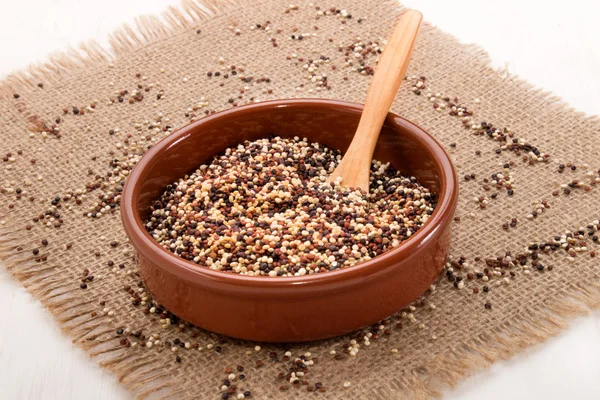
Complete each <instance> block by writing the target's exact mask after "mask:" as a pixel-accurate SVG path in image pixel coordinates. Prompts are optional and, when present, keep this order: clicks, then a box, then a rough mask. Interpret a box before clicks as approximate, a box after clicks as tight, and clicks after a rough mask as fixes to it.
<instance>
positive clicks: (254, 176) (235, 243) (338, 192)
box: [145, 137, 436, 277]
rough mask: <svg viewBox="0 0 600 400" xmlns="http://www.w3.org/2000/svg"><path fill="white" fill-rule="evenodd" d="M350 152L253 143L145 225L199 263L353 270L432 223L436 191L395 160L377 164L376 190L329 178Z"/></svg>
mask: <svg viewBox="0 0 600 400" xmlns="http://www.w3.org/2000/svg"><path fill="white" fill-rule="evenodd" d="M341 157H342V156H341V153H340V152H339V151H337V150H334V149H329V148H327V147H325V146H323V145H321V144H319V143H310V142H308V141H307V140H306V139H300V138H297V137H295V138H293V139H283V138H280V137H271V138H267V139H259V140H256V141H252V142H250V141H246V142H244V143H243V144H240V145H238V146H237V147H235V148H233V147H232V148H228V149H227V150H225V151H224V152H223V153H222V154H220V155H217V156H215V157H214V158H213V160H212V161H211V162H210V163H208V164H204V165H201V166H200V167H199V168H198V169H197V170H196V171H195V172H194V173H192V174H191V175H189V176H184V177H183V178H181V179H179V180H178V181H177V182H174V183H173V184H171V185H168V186H167V188H166V190H165V191H164V193H163V194H162V195H161V196H160V198H159V199H157V200H156V201H155V203H154V204H153V205H152V207H151V213H150V216H149V217H148V219H147V220H146V222H145V227H146V229H147V231H148V232H149V233H150V235H152V237H153V238H154V239H155V240H156V241H157V242H158V243H159V245H161V246H162V247H164V248H165V249H167V250H168V251H170V252H172V253H173V254H175V255H177V256H179V257H181V258H183V259H186V260H189V261H192V262H195V263H197V264H199V265H202V266H206V267H209V268H211V269H214V270H219V271H226V272H233V273H237V274H242V275H249V276H265V277H279V276H302V275H306V274H315V273H323V272H327V271H333V270H336V269H339V268H347V267H352V266H353V265H356V264H358V263H360V262H362V261H366V260H370V259H371V258H373V257H376V256H378V255H380V254H382V253H384V252H386V251H387V250H390V249H392V248H395V247H397V246H399V245H400V243H402V242H403V241H405V240H407V239H408V238H410V236H412V235H413V234H414V233H415V232H416V231H417V230H418V229H419V228H421V227H422V226H423V225H424V224H425V223H426V222H427V220H428V218H429V217H430V216H431V214H432V213H433V210H434V208H435V206H436V200H435V198H434V195H433V194H432V193H430V192H429V190H428V189H427V188H425V187H423V186H421V185H420V184H419V183H418V182H417V180H416V178H414V177H405V176H403V175H401V174H400V172H399V171H397V170H395V169H394V168H393V167H392V166H390V165H389V164H382V163H381V162H378V161H375V160H374V161H373V163H372V164H371V174H370V176H371V178H370V189H369V193H365V192H363V191H362V190H360V189H358V188H346V187H344V186H342V185H341V184H340V183H339V182H336V183H327V182H326V180H327V177H328V176H329V175H330V174H331V173H332V172H333V171H334V169H335V167H336V166H337V165H338V163H339V162H340V161H341Z"/></svg>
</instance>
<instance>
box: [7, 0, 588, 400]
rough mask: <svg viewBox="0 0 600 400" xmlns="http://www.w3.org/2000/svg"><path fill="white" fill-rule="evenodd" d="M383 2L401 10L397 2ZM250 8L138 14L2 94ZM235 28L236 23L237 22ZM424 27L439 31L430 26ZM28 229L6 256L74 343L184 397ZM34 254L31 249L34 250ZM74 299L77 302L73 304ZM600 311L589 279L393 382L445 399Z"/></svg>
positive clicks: (478, 53) (10, 236) (155, 394)
mask: <svg viewBox="0 0 600 400" xmlns="http://www.w3.org/2000/svg"><path fill="white" fill-rule="evenodd" d="M384 3H388V5H393V6H395V7H396V8H397V9H399V10H401V9H402V6H400V5H399V4H398V3H397V2H396V1H394V0H386V1H384ZM244 5H252V1H251V0H203V1H202V2H200V1H197V0H184V1H183V2H182V5H181V7H179V8H175V7H169V8H168V9H167V10H166V11H165V12H164V13H163V14H162V19H161V18H159V17H157V16H142V17H139V18H137V19H136V24H135V27H133V28H132V27H130V26H128V25H124V26H123V27H122V28H120V29H119V30H117V31H115V32H114V33H112V34H111V35H110V39H109V43H110V49H104V48H103V47H102V46H100V45H99V44H98V43H96V42H93V41H90V42H87V43H82V44H81V45H80V46H79V49H73V48H71V49H69V50H67V51H66V52H62V53H59V54H55V55H52V56H50V57H49V61H47V62H45V63H44V64H38V65H33V66H31V67H29V68H28V69H26V70H23V71H19V72H15V73H12V74H10V75H8V76H7V77H6V78H5V79H3V80H2V81H1V82H0V97H12V96H13V94H14V93H18V92H19V91H20V90H22V91H27V90H33V89H35V88H36V86H37V85H38V84H39V83H43V84H44V85H52V84H53V83H57V82H59V81H60V80H61V79H63V78H64V77H65V76H67V75H70V74H73V73H77V72H78V71H81V70H83V69H90V68H95V67H99V66H100V65H102V64H107V63H110V62H112V61H115V60H117V59H119V58H120V57H122V56H125V55H127V54H129V53H131V52H135V51H137V50H139V49H141V48H143V47H145V46H147V45H149V44H151V43H154V42H157V41H160V40H163V39H166V38H169V37H171V36H173V35H177V34H180V33H183V32H186V31H188V30H189V29H192V28H195V27H196V26H197V25H198V24H200V23H201V22H203V21H206V20H208V19H210V18H213V17H215V16H218V15H222V14H224V13H227V12H229V11H232V10H235V9H238V8H240V7H243V6H244ZM232 24H233V25H235V24H236V21H232ZM423 29H424V30H425V29H433V27H432V26H431V25H428V24H425V26H424V27H423ZM465 50H467V51H469V53H470V54H471V55H472V56H474V57H476V58H478V59H479V60H480V61H483V62H485V63H486V64H488V65H489V64H490V58H489V55H488V54H487V52H486V51H485V50H483V49H482V48H481V47H479V46H478V45H468V46H465ZM488 68H489V69H490V72H493V73H496V74H498V75H499V76H501V77H502V78H504V80H505V82H506V83H507V84H511V85H516V86H518V87H521V88H523V89H526V90H529V91H532V92H535V93H536V94H538V95H542V96H543V97H544V98H546V100H548V101H549V102H550V103H551V104H550V106H551V107H553V108H561V109H562V110H568V111H570V112H575V113H576V114H577V115H578V116H579V117H580V118H582V119H584V120H590V119H598V118H599V117H598V116H590V115H586V114H585V113H582V112H577V111H576V110H574V109H573V108H572V107H570V106H568V105H567V104H566V103H565V102H564V100H562V99H560V98H559V97H557V96H554V95H552V94H551V93H549V92H546V91H543V90H541V89H538V88H535V87H534V86H533V85H532V84H530V83H528V82H526V81H524V80H522V79H519V78H518V77H516V76H514V75H511V74H509V73H508V71H507V70H506V69H498V70H495V69H492V67H491V66H489V67H488ZM22 238H23V236H22V234H20V233H17V230H16V229H15V230H11V229H10V228H3V229H0V261H3V262H4V264H5V265H6V268H7V269H8V271H9V272H10V273H11V274H12V275H13V276H14V277H15V278H17V279H18V280H19V281H20V282H21V283H22V284H23V285H24V287H25V288H26V289H27V290H28V291H29V292H30V293H31V294H32V295H34V296H35V297H36V298H38V299H39V300H40V301H41V302H42V304H43V305H44V306H45V307H46V308H47V309H48V310H50V312H51V313H52V314H53V315H54V317H55V318H56V319H57V320H58V321H59V323H60V326H61V329H62V330H63V332H65V333H66V334H68V335H69V336H70V337H71V338H72V341H73V343H75V344H77V345H78V346H80V347H82V348H83V349H84V350H86V351H87V352H88V354H89V355H90V357H91V358H93V359H94V360H96V361H97V362H98V364H99V365H100V366H102V367H104V368H107V369H109V370H110V371H112V372H113V373H114V374H116V376H117V377H118V379H119V381H120V382H122V383H123V384H124V385H125V387H127V388H128V389H129V390H131V391H132V392H133V393H134V394H135V395H136V396H137V398H140V399H145V398H149V397H151V398H162V399H170V398H171V399H172V398H178V397H179V395H181V394H182V392H181V390H178V389H177V388H176V387H177V386H176V384H175V382H172V381H170V377H169V376H167V374H166V373H164V371H163V369H162V366H161V365H155V363H154V361H153V360H152V359H151V356H150V355H149V354H146V355H141V356H139V355H138V354H135V355H134V353H133V352H128V351H127V350H126V349H124V348H123V346H122V345H121V344H120V343H119V341H118V339H114V338H112V336H111V334H112V333H113V331H112V329H107V328H103V327H106V326H107V322H108V319H106V317H105V316H100V315H98V316H96V317H91V313H92V311H94V309H93V308H92V307H91V303H90V302H86V301H79V300H76V299H75V297H73V296H71V293H72V292H73V291H74V289H73V285H72V283H71V282H64V281H61V280H58V279H57V278H56V277H55V276H54V275H55V274H54V273H53V272H54V271H55V268H59V267H52V266H50V267H49V266H44V265H43V264H40V263H37V262H35V260H34V257H32V256H26V255H24V254H25V253H28V252H22V253H16V252H15V251H16V249H17V247H19V244H20V243H23V242H24V241H22ZM28 254H30V253H28ZM74 301H77V302H75V303H74ZM597 308H600V282H590V283H589V286H586V287H584V286H570V287H565V288H564V289H563V290H562V291H561V292H560V293H557V295H556V296H555V297H554V299H553V301H552V302H551V303H546V304H544V309H543V310H540V309H533V308H530V309H529V310H528V311H529V313H528V315H527V316H523V318H522V319H520V320H519V321H511V322H507V323H505V324H503V325H502V326H500V327H499V328H498V329H497V330H496V331H495V332H489V333H487V334H485V335H481V336H479V337H477V338H475V339H473V340H471V342H470V343H467V344H464V345H462V346H461V347H455V348H449V349H448V350H447V352H446V353H444V354H440V355H439V356H438V357H437V359H436V360H435V361H434V362H433V363H431V365H429V366H427V367H421V368H419V369H415V370H413V371H412V374H411V375H410V376H398V377H395V378H393V380H394V383H395V386H397V387H398V388H402V390H403V391H404V392H405V393H406V395H407V397H408V398H410V399H415V400H417V399H418V400H421V399H423V400H425V399H429V398H432V397H440V396H441V395H442V391H443V390H444V389H445V388H447V387H454V386H455V385H456V384H457V383H458V382H459V381H460V380H462V379H464V378H465V377H467V376H469V375H471V374H472V373H473V372H475V371H477V370H480V369H483V368H487V367H489V366H490V365H491V364H493V363H494V362H496V361H500V360H506V359H508V358H510V357H512V356H513V355H515V354H517V353H520V352H522V351H523V350H525V349H528V348H529V347H531V346H533V345H535V344H538V343H541V342H543V341H545V340H546V339H548V338H550V337H552V336H554V335H556V334H558V333H560V332H561V331H562V330H564V329H565V328H566V327H567V326H568V321H569V320H570V319H572V318H575V317H577V316H581V315H585V314H588V313H589V311H590V310H591V309H597ZM374 396H376V398H379V399H387V398H388V396H386V394H385V393H381V392H378V391H377V390H375V392H374Z"/></svg>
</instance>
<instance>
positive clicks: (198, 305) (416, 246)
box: [121, 99, 458, 342]
mask: <svg viewBox="0 0 600 400" xmlns="http://www.w3.org/2000/svg"><path fill="white" fill-rule="evenodd" d="M361 111H362V106H361V105H359V104H354V103H347V102H342V101H335V100H320V99H290V100H276V101H268V102H264V103H257V104H252V105H247V106H242V107H236V108H231V109H229V110H226V111H222V112H220V113H216V114H213V115H210V116H208V117H205V118H202V119H201V120H199V121H196V122H194V123H192V124H190V125H187V126H185V127H183V128H181V129H179V130H178V131H176V132H174V133H173V134H171V135H170V136H168V137H167V138H165V139H163V140H162V141H160V142H159V143H158V144H156V145H155V146H154V147H152V149H150V150H149V151H148V153H146V155H144V157H143V158H142V159H141V160H140V161H139V162H138V164H137V166H136V167H135V168H134V169H133V171H132V173H131V175H130V176H129V178H128V180H127V184H126V185H125V188H124V190H123V195H122V199H121V215H122V220H123V224H124V226H125V230H126V232H127V235H128V236H129V239H130V241H131V244H132V245H133V247H134V248H135V250H136V252H137V262H138V268H139V273H140V275H141V277H142V279H143V281H144V282H145V284H146V286H147V289H148V290H149V291H150V293H151V294H152V295H153V296H154V298H155V299H156V300H157V301H158V302H159V303H160V304H161V305H163V306H164V307H166V308H167V309H168V310H169V311H171V312H172V313H174V314H175V315H177V316H178V317H180V318H183V319H185V320H187V321H189V322H191V323H193V324H195V325H196V326H198V327H201V328H204V329H207V330H210V331H213V332H218V333H221V334H223V335H227V336H232V337H235V338H240V339H248V340H255V341H264V342H301V341H311V340H317V339H324V338H329V337H332V336H337V335H342V334H344V333H348V332H351V331H353V330H356V329H358V328H361V327H363V326H367V325H369V324H372V323H374V322H376V321H379V320H381V319H383V318H385V317H388V316H389V315H391V314H393V313H395V312H397V311H399V310H401V309H402V308H404V307H406V306H407V305H409V304H410V303H411V302H412V301H414V300H415V299H416V298H418V297H419V295H421V294H422V293H423V292H424V291H425V290H427V289H428V288H429V286H430V284H431V283H432V282H433V281H434V280H435V278H436V276H437V275H438V273H439V272H440V270H441V268H442V266H443V264H444V261H445V259H446V256H447V254H448V250H449V246H450V227H451V221H452V218H453V214H454V210H455V208H456V202H457V195H458V185H457V180H456V174H455V171H454V168H453V166H452V163H451V161H450V158H449V157H448V155H447V154H446V152H445V151H444V150H443V149H442V147H441V146H440V144H439V143H438V142H436V140H435V139H433V138H432V137H431V136H430V135H429V134H427V133H426V132H425V131H423V130H422V129H421V128H419V127H418V126H416V125H414V124H412V123H410V122H408V121H407V120H405V119H403V118H401V117H399V116H397V115H394V114H389V115H388V118H387V120H386V122H385V124H384V126H383V129H382V132H381V136H380V138H379V142H378V145H377V148H376V150H375V155H374V158H375V159H377V160H380V161H383V162H388V161H389V162H391V164H392V165H393V166H394V167H395V168H397V169H399V170H400V171H401V172H402V173H403V174H405V175H413V176H415V177H416V178H417V179H418V181H419V182H420V183H421V184H423V185H424V186H426V187H427V188H429V189H430V190H431V191H432V193H434V194H435V195H436V198H437V199H438V204H437V208H436V209H435V211H434V213H433V215H432V216H431V218H430V219H429V220H428V222H427V223H426V224H425V225H424V226H423V227H422V228H421V229H420V230H419V231H418V232H417V233H416V234H414V235H413V236H412V237H411V238H410V239H409V240H407V241H405V242H403V243H402V244H401V245H400V246H398V247H397V248H395V249H393V250H390V251H388V252H386V253H384V254H382V255H380V256H378V257H375V258H373V259H372V260H369V261H366V262H363V263H360V264H358V265H356V266H352V267H347V268H343V269H339V270H336V271H332V272H326V273H318V274H314V275H304V276H297V277H285V278H284V277H279V278H269V277H250V276H244V275H238V274H235V273H231V272H221V271H215V270H211V269H209V268H207V267H204V266H200V265H197V264H194V263H192V262H189V261H185V260H183V259H181V258H178V257H176V256H175V255H173V254H172V253H170V252H168V251H167V250H165V249H163V248H162V247H161V246H159V245H158V244H157V243H156V242H155V240H154V239H153V238H152V237H151V236H150V235H149V234H148V233H147V232H146V230H145V228H144V222H143V221H144V220H145V219H146V218H147V216H148V214H149V210H150V205H151V204H152V203H153V202H154V201H155V200H156V199H157V198H158V197H159V195H160V194H161V193H162V191H163V190H164V189H165V187H166V185H167V184H170V183H172V182H174V181H176V180H177V179H179V178H180V177H182V176H184V175H185V174H188V173H191V172H192V171H194V170H196V168H197V167H198V166H199V165H201V164H202V163H204V162H207V161H209V160H210V159H211V158H212V157H213V156H214V155H216V154H217V153H219V152H221V151H223V150H225V149H226V148H228V147H231V146H235V145H238V144H239V143H241V142H243V141H244V140H255V139H259V138H263V137H267V136H269V135H272V134H275V135H279V136H282V137H293V136H299V137H306V138H308V139H309V141H313V142H319V143H323V144H326V145H327V146H329V147H332V148H336V149H339V150H341V151H342V152H343V151H345V149H346V148H347V147H348V145H349V143H350V141H351V139H352V136H353V135H354V132H355V130H356V126H357V125H358V120H359V118H360V115H361Z"/></svg>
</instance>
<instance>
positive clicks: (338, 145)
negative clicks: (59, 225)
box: [137, 100, 447, 221]
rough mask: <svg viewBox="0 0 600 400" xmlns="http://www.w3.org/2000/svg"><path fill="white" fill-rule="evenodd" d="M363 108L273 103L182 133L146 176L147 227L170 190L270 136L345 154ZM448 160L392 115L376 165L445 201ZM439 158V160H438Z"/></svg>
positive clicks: (142, 202) (142, 196) (142, 200)
mask: <svg viewBox="0 0 600 400" xmlns="http://www.w3.org/2000/svg"><path fill="white" fill-rule="evenodd" d="M361 111H362V106H360V105H358V104H352V103H342V102H334V101H327V100H305V101H301V100H295V101H294V100H290V101H289V102H287V103H282V102H271V105H269V103H266V104H260V103H259V104H257V105H254V106H248V107H244V108H240V109H232V110H230V111H225V112H221V113H219V114H215V115H214V116H211V117H206V118H205V119H203V120H201V121H200V123H196V124H198V125H197V126H196V125H195V124H192V125H189V126H187V127H184V128H182V129H181V130H180V131H178V132H176V133H174V134H173V135H176V136H175V139H176V140H173V139H172V138H171V137H170V138H167V139H165V140H164V143H163V142H161V143H159V144H158V145H157V146H161V147H162V148H161V151H160V152H158V153H157V154H156V155H155V156H154V157H152V159H151V161H150V162H149V163H148V165H147V166H146V168H145V169H144V171H143V173H142V174H141V176H140V181H141V184H140V186H139V191H138V193H139V198H138V209H137V211H138V212H139V216H140V217H141V219H142V221H143V220H145V218H146V217H147V216H148V214H149V211H150V206H151V204H152V203H153V202H154V201H155V200H156V199H157V198H158V197H159V196H160V194H161V193H162V192H163V191H164V189H165V187H166V186H167V185H168V184H170V183H172V182H174V181H176V180H177V179H179V178H181V177H183V176H184V175H186V174H190V173H192V172H193V171H195V170H196V169H197V168H198V167H199V166H200V165H201V164H203V163H205V162H208V161H210V160H211V159H212V157H213V156H215V155H216V154H218V153H219V152H221V151H223V150H225V149H226V148H228V147H232V146H236V145H238V144H240V143H242V142H243V141H244V140H256V139H259V138H264V137H267V136H269V135H278V136H281V137H285V138H291V137H294V136H298V137H301V138H304V137H305V138H307V139H308V140H309V141H311V142H319V143H322V144H325V145H327V146H329V147H331V148H335V149H338V150H341V151H342V152H345V151H346V149H347V148H348V146H349V144H350V142H351V140H352V137H353V135H354V132H355V130H356V127H357V126H358V122H359V119H360V114H361ZM440 152H441V153H442V154H441V155H442V156H443V157H442V158H444V159H446V158H447V156H445V154H443V151H442V150H441V148H439V147H438V146H435V141H434V140H433V139H432V138H431V137H430V136H428V135H427V134H425V133H424V132H423V131H422V130H421V129H420V128H418V127H416V126H415V125H413V124H411V123H410V122H408V121H406V120H404V119H402V118H400V117H398V116H394V115H392V114H390V115H389V116H388V118H387V120H386V122H385V124H384V126H383V129H382V131H381V135H380V137H379V141H378V143H377V147H376V149H375V154H374V159H376V160H379V161H382V162H390V163H391V165H392V166H393V167H394V168H396V169H398V170H400V171H401V172H402V173H403V174H404V175H412V176H415V177H416V178H417V179H418V181H419V182H420V183H421V184H422V185H424V186H425V187H427V188H428V189H429V190H430V191H431V192H432V193H433V194H435V196H436V198H437V199H438V200H439V197H440V194H441V193H443V190H444V187H445V182H444V171H442V169H443V166H442V165H441V162H440V154H439V153H440ZM436 153H437V154H436Z"/></svg>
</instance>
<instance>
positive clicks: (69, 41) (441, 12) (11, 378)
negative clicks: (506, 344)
mask: <svg viewBox="0 0 600 400" xmlns="http://www.w3.org/2000/svg"><path fill="white" fill-rule="evenodd" d="M296 3H298V4H302V3H303V0H298V1H297V2H296ZM314 3H315V4H320V3H321V2H320V1H318V0H314ZM169 4H174V5H176V4H178V1H174V0H127V1H123V0H102V1H89V0H88V1H83V0H55V1H51V2H49V1H42V0H29V1H27V2H25V1H3V2H1V3H0V38H1V39H0V54H1V56H0V76H2V75H4V74H6V73H8V72H10V71H11V70H13V69H18V68H22V67H25V66H27V65H28V64H29V63H31V62H34V61H37V60H39V59H43V58H44V56H45V55H47V54H48V53H49V52H51V51H55V50H60V49H62V48H65V47H66V46H68V45H74V46H76V45H77V44H78V43H79V42H80V41H81V40H85V39H97V40H99V41H100V42H101V43H106V37H107V35H108V33H110V32H111V31H112V30H114V29H115V28H117V27H119V26H120V25H121V24H122V23H123V22H130V21H132V20H133V18H134V17H136V16H137V15H140V14H147V13H152V14H156V13H158V12H160V11H161V10H162V9H164V7H166V6H167V5H169ZM328 4H335V0H334V1H333V3H331V2H329V3H328ZM406 4H408V5H410V6H413V7H415V8H417V9H419V10H420V11H422V12H423V14H424V15H425V19H427V20H429V21H430V22H433V23H435V24H437V25H438V26H439V27H440V28H442V29H444V30H446V31H447V32H451V33H453V34H454V35H456V36H457V37H458V38H459V39H460V40H462V41H464V42H476V43H478V44H480V45H481V46H482V47H484V48H485V49H486V50H488V51H489V53H490V54H491V56H492V59H493V62H494V64H495V65H496V66H498V67H508V69H509V71H510V72H513V73H516V74H519V75H520V76H522V77H524V78H526V79H528V80H530V81H531V82H533V83H534V84H535V85H537V86H540V87H544V88H546V89H549V90H552V91H554V92H555V93H556V94H558V95H560V96H562V97H563V98H564V99H566V100H567V101H569V102H570V103H571V104H572V105H573V106H574V107H576V108H577V109H580V110H582V111H585V112H588V113H594V114H599V113H600V39H599V38H600V33H598V30H597V17H598V15H600V6H599V5H598V4H597V3H596V2H594V1H592V0H590V1H585V0H571V1H569V2H564V1H560V2H559V1H539V2H538V1H528V2H527V1H523V0H504V1H485V2H483V1H476V0H455V1H451V2H449V1H433V0H421V1H419V0H406ZM598 138H599V140H600V132H599V133H598ZM1 150H2V149H1V145H0V153H1V152H2V151H1ZM599 209H600V207H599ZM2 212H4V210H2ZM599 268H600V266H599ZM0 305H1V306H2V317H1V318H0V399H7V400H12V399H19V400H20V399H60V400H66V399H86V400H87V399H115V400H119V399H128V398H130V394H129V393H127V392H126V391H125V390H124V389H123V388H122V387H121V386H120V385H119V384H118V382H117V381H116V379H115V378H114V376H112V375H111V374H109V373H108V372H106V371H104V370H102V369H101V368H99V367H98V366H97V365H96V364H95V363H94V362H93V361H90V360H89V358H88V357H87V356H86V355H85V353H84V352H83V351H82V350H79V349H78V348H76V347H75V346H74V345H72V344H71V342H70V340H69V339H68V338H67V337H66V336H64V335H63V334H62V333H61V332H60V329H59V327H58V324H57V323H56V322H55V321H54V319H53V318H52V316H51V315H50V313H48V312H46V311H45V310H44V309H43V307H41V305H40V304H39V302H38V301H37V300H35V299H34V298H33V297H31V296H30V295H29V294H28V293H27V292H26V291H25V290H24V289H23V288H22V286H21V285H20V284H19V283H18V282H16V281H15V280H13V279H12V278H11V277H10V276H9V275H8V274H7V273H6V271H4V268H3V267H0ZM483 398H485V399H486V400H495V399H498V400H499V399H507V398H512V399H545V400H553V399H557V400H558V399H561V400H562V399H566V398H572V399H578V400H587V399H590V400H591V399H594V400H596V399H598V398H600V313H598V312H596V313H594V314H593V315H591V316H590V317H586V318H582V319H579V320H577V321H574V322H573V324H572V326H571V328H570V329H569V330H568V331H567V332H565V333H564V334H562V335H560V336H558V337H556V338H553V339H551V340H549V341H548V342H547V343H545V344H543V345H539V346H537V347H535V348H533V349H532V350H531V351H528V352H525V353H524V354H521V355H519V356H517V357H515V358H514V359H512V360H510V361H508V362H500V363H497V364H495V365H494V366H493V367H492V368H490V369H489V370H487V371H484V372H482V373H479V374H477V375H475V376H473V377H471V378H470V379H467V380H465V381H464V382H462V383H461V384H460V385H459V386H458V387H457V388H456V389H455V390H454V391H452V392H450V393H448V395H447V399H456V400H458V399H461V400H471V399H473V400H475V399H483Z"/></svg>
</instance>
